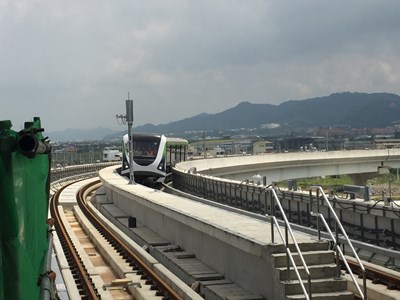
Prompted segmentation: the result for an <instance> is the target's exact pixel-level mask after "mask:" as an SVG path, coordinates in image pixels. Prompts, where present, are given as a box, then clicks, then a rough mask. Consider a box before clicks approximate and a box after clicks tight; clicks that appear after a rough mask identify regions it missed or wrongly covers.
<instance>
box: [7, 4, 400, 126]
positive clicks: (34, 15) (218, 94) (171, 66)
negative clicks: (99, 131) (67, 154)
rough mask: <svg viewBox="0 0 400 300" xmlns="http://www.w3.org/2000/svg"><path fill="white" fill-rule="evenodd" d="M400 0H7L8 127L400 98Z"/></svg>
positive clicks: (164, 119)
mask: <svg viewBox="0 0 400 300" xmlns="http://www.w3.org/2000/svg"><path fill="white" fill-rule="evenodd" d="M399 11H400V1H397V0H391V1H389V0H376V1H370V0H346V1H343V0H335V1H322V0H320V1H314V0H307V1H306V0H276V1H267V0H264V1H261V0H251V1H250V0H242V1H239V0H218V1H215V0H201V1H194V0H192V1H189V0H187V1H184V0H168V1H167V0H159V1H153V0H146V1H143V0H140V1H139V0H116V1H110V0H79V1H78V0H0V120H11V121H12V123H13V129H14V130H20V129H22V128H23V123H24V122H25V121H31V120H32V119H33V117H35V116H37V117H40V119H41V121H42V126H43V127H44V128H45V130H46V131H57V130H62V129H66V128H80V129H91V128H96V127H106V128H110V129H115V130H119V129H121V126H120V125H119V124H118V122H117V120H116V117H115V116H116V115H117V114H125V100H126V99H127V98H128V93H129V94H130V99H133V103H134V126H139V125H143V124H145V123H152V124H155V125H158V124H164V123H169V122H173V121H177V120H181V119H184V118H188V117H192V116H194V115H197V114H200V113H210V114H213V113H218V112H221V111H224V110H226V109H229V108H231V107H234V106H236V105H237V104H238V103H240V102H242V101H249V102H252V103H269V104H276V105H277V104H280V103H282V102H285V101H288V100H301V99H307V98H312V97H320V96H328V95H330V94H332V93H335V92H344V91H350V92H367V93H374V92H387V93H395V94H400V59H399V58H400V57H399V54H400V18H399V17H398V13H399Z"/></svg>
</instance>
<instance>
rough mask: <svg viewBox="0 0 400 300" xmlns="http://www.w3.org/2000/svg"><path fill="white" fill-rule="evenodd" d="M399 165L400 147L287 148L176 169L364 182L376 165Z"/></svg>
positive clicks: (269, 179)
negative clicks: (336, 177)
mask: <svg viewBox="0 0 400 300" xmlns="http://www.w3.org/2000/svg"><path fill="white" fill-rule="evenodd" d="M381 166H389V167H392V168H399V167H400V149H386V150H352V151H329V152H290V153H274V154H263V155H253V156H237V157H224V158H212V159H206V160H204V159H201V160H191V161H190V160H189V161H185V162H182V163H179V164H178V165H177V168H178V169H182V170H188V171H189V170H193V168H195V169H196V171H197V172H198V173H201V174H205V175H211V176H218V177H222V178H228V179H233V180H238V181H242V180H246V179H249V180H251V179H252V177H253V176H254V175H256V174H258V175H260V176H266V177H267V183H268V184H269V183H271V182H277V181H282V180H287V179H296V178H306V177H316V176H325V175H343V174H347V175H349V176H350V177H351V178H352V179H353V181H354V184H357V185H365V182H366V180H367V179H369V178H371V177H374V176H377V175H378V167H381Z"/></svg>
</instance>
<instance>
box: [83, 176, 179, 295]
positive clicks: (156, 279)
mask: <svg viewBox="0 0 400 300" xmlns="http://www.w3.org/2000/svg"><path fill="white" fill-rule="evenodd" d="M98 183H100V180H97V181H94V182H91V183H89V184H88V185H86V186H84V187H82V188H81V189H79V190H78V192H77V202H78V205H79V207H80V208H81V210H82V212H83V213H84V214H85V215H86V217H87V218H88V219H89V220H90V221H91V222H92V223H93V224H94V226H95V227H96V228H97V229H98V230H99V231H100V232H102V233H104V235H106V236H107V237H106V239H107V238H108V239H110V240H112V241H113V243H114V245H115V246H117V247H118V248H119V249H121V251H122V253H123V254H125V255H126V257H128V259H130V260H131V261H133V262H134V263H135V264H136V265H137V266H138V267H139V268H140V269H141V270H142V271H143V273H144V274H145V276H146V277H147V278H150V279H151V281H152V282H153V283H154V284H153V285H155V286H156V287H157V288H158V289H159V290H160V291H162V292H163V294H164V296H165V297H166V298H167V299H176V300H181V299H183V298H182V297H181V296H180V295H179V294H178V293H177V292H175V291H174V290H173V289H172V288H171V286H170V285H168V284H167V283H166V282H165V281H164V280H163V279H162V278H161V277H160V276H159V275H158V274H157V273H155V272H154V271H153V270H152V269H151V268H150V267H148V266H147V265H146V264H145V263H144V262H143V261H142V259H140V257H139V256H137V255H136V254H135V253H134V252H133V251H132V250H131V249H130V248H129V247H128V246H127V245H126V244H125V243H124V242H123V241H122V240H121V239H120V238H119V237H118V236H116V235H115V234H114V233H113V232H112V231H111V230H109V229H108V228H107V227H106V226H105V225H103V223H102V221H101V220H99V218H98V217H97V216H96V215H95V214H94V213H93V212H92V211H91V210H90V208H89V207H88V205H87V203H86V201H85V194H86V193H87V192H88V190H89V189H93V187H94V186H95V185H97V184H98Z"/></svg>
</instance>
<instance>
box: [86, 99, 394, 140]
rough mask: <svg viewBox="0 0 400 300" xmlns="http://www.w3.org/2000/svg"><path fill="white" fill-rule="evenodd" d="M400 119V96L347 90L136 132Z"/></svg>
mask: <svg viewBox="0 0 400 300" xmlns="http://www.w3.org/2000/svg"><path fill="white" fill-rule="evenodd" d="M397 121H400V96H398V95H396V94H389V93H372V94H367V93H350V92H344V93H335V94H332V95H330V96H325V97H317V98H311V99H305V100H290V101H286V102H283V103H281V104H279V105H272V104H253V103H250V102H241V103H239V104H238V105H237V106H235V107H233V108H229V109H227V110H225V111H223V112H220V113H216V114H206V113H202V114H199V115H196V116H193V117H190V118H186V119H183V120H179V121H175V122H170V123H168V124H160V125H153V124H145V125H142V126H138V127H135V128H134V131H136V132H152V133H173V134H175V135H181V134H183V133H185V132H189V131H203V130H204V131H212V130H218V131H224V130H233V129H238V128H265V127H268V124H275V126H279V127H286V128H310V127H319V126H335V125H336V126H337V125H343V126H349V127H352V128H373V127H386V126H390V125H391V124H393V122H397ZM103 133H105V131H103ZM104 135H105V134H103V136H104ZM120 135H121V133H120ZM80 136H81V137H82V135H80ZM111 136H112V135H111ZM91 137H93V132H92V135H91ZM108 137H110V135H109V136H108Z"/></svg>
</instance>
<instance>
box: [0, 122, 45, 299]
mask: <svg viewBox="0 0 400 300" xmlns="http://www.w3.org/2000/svg"><path fill="white" fill-rule="evenodd" d="M40 128H41V124H40V119H39V118H34V121H33V122H27V123H25V129H24V130H22V131H21V132H15V131H13V130H12V129H11V122H10V121H0V300H3V299H5V300H9V299H39V297H40V287H39V285H38V279H39V276H40V274H41V273H42V271H43V263H44V257H45V253H46V250H47V224H46V220H47V211H48V199H49V176H50V154H49V153H43V154H37V155H36V153H35V151H34V150H32V151H31V152H30V153H28V154H27V153H24V151H22V150H23V148H22V146H21V143H20V142H21V138H22V137H27V141H28V142H27V143H26V141H25V145H24V147H30V146H32V147H33V149H34V148H35V147H36V146H35V144H32V145H29V142H36V141H42V140H43V136H42V133H41V132H40V130H39V129H40Z"/></svg>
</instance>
